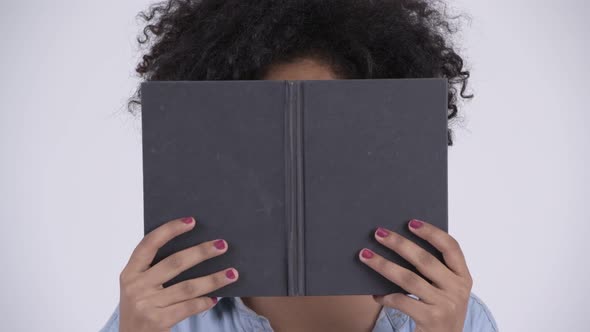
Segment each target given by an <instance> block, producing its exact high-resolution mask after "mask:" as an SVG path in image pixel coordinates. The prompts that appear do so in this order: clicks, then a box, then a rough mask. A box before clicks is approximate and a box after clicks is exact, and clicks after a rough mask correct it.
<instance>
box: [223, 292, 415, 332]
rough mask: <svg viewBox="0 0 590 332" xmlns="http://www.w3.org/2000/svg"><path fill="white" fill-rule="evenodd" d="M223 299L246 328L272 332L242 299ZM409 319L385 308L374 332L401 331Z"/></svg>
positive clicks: (265, 321) (264, 320)
mask: <svg viewBox="0 0 590 332" xmlns="http://www.w3.org/2000/svg"><path fill="white" fill-rule="evenodd" d="M223 299H227V301H230V302H231V303H232V304H233V306H234V308H235V309H236V310H237V312H238V314H239V316H240V319H241V320H242V324H244V326H249V327H250V328H252V331H265V332H272V328H271V327H270V322H269V321H268V319H267V318H266V317H264V316H262V315H259V314H257V313H256V312H255V311H254V310H252V309H250V308H249V307H248V306H246V305H245V304H244V302H243V301H242V299H241V298H240V297H227V298H223ZM408 319H409V317H408V315H406V314H404V313H403V312H401V311H399V310H396V309H394V308H390V307H386V306H383V307H382V308H381V311H380V312H379V316H377V321H376V322H375V327H374V328H373V332H392V331H394V332H396V331H399V330H400V329H401V327H402V326H403V325H404V324H405V323H406V322H407V320H408Z"/></svg>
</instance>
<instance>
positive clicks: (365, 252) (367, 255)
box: [361, 249, 375, 259]
mask: <svg viewBox="0 0 590 332" xmlns="http://www.w3.org/2000/svg"><path fill="white" fill-rule="evenodd" d="M374 255H375V254H374V253H373V252H372V251H371V250H369V249H363V251H362V252H361V256H362V257H363V258H367V259H369V258H372V257H373V256H374Z"/></svg>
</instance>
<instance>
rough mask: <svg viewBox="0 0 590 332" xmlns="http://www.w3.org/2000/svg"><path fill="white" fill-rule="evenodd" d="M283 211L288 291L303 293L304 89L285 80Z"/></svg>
mask: <svg viewBox="0 0 590 332" xmlns="http://www.w3.org/2000/svg"><path fill="white" fill-rule="evenodd" d="M285 83H286V84H285V87H286V89H285V93H286V98H285V101H286V105H285V214H286V222H287V288H288V289H287V294H288V295H289V296H302V295H305V246H304V244H305V242H304V240H305V239H304V230H305V228H304V226H305V224H304V222H305V219H304V211H305V209H304V194H305V192H304V187H303V186H304V174H303V171H304V170H303V155H304V154H303V89H302V82H301V81H286V82H285Z"/></svg>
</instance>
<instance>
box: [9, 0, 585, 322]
mask: <svg viewBox="0 0 590 332" xmlns="http://www.w3.org/2000/svg"><path fill="white" fill-rule="evenodd" d="M148 4H149V2H147V1H140V0H134V1H113V0H103V1H92V2H85V1H84V2H81V1H65V0H64V1H51V2H47V1H46V2H42V1H32V2H31V1H26V2H23V1H10V2H9V1H4V2H3V4H2V11H1V14H0V15H1V19H0V28H1V29H0V31H2V36H3V37H2V42H1V47H0V49H1V51H0V58H1V63H0V77H1V80H0V156H1V163H0V225H1V226H0V252H1V261H0V267H1V268H0V271H1V272H0V307H1V308H0V309H1V311H0V312H1V316H2V319H1V320H0V324H2V326H0V330H2V331H93V330H98V329H99V328H100V327H101V326H102V325H103V324H104V323H105V322H106V320H107V318H108V317H109V316H110V314H111V312H112V310H113V309H114V307H115V305H116V303H117V301H118V295H119V294H118V292H119V290H118V275H119V272H120V271H121V269H122V267H123V266H124V264H125V263H126V261H127V258H128V256H129V254H130V253H131V251H132V249H133V248H134V247H135V245H136V243H137V242H138V241H139V240H140V238H141V235H142V231H143V226H142V179H141V149H140V148H141V145H140V143H141V136H140V125H139V120H138V118H133V117H132V116H130V115H128V114H126V113H125V112H126V111H125V101H126V98H127V97H128V96H129V95H130V94H131V93H132V90H133V89H134V88H135V84H136V83H137V80H136V78H134V77H133V68H134V65H135V64H136V62H137V52H136V47H135V42H134V38H135V36H136V33H137V32H138V31H139V26H138V25H137V24H138V23H137V21H136V20H135V18H134V17H135V14H137V12H139V11H140V10H141V9H144V8H145V7H146V6H147V5H148ZM454 7H456V8H457V10H458V12H465V13H467V14H469V15H470V16H471V18H472V20H471V23H469V22H466V23H465V24H464V26H463V31H464V32H463V34H462V36H463V42H462V43H461V44H460V45H461V46H462V49H463V54H464V55H465V60H466V63H467V64H468V66H469V68H470V69H471V71H472V79H471V81H470V86H471V87H472V89H471V90H470V91H471V92H473V93H474V94H475V96H476V97H475V99H473V100H472V101H471V102H468V103H466V104H465V105H464V106H465V107H464V108H463V111H465V113H463V114H465V117H464V120H463V121H462V122H460V123H457V124H456V125H455V128H456V133H457V135H456V140H455V141H456V144H455V146H453V147H452V148H451V149H450V161H449V162H450V164H449V170H450V171H449V172H450V174H449V177H450V178H449V186H450V188H449V203H450V233H451V234H452V235H454V236H455V237H456V238H457V239H458V240H459V242H460V243H461V245H462V247H463V249H464V251H465V254H466V256H467V260H468V263H469V266H470V269H471V272H472V274H473V276H474V279H475V285H474V289H473V291H474V292H475V293H476V294H477V295H479V296H480V297H481V298H482V299H483V300H484V301H485V302H486V304H487V305H488V306H489V307H490V309H491V310H492V312H493V313H494V316H495V317H496V320H497V321H498V324H499V327H500V329H501V330H503V331H580V330H582V329H585V328H587V326H589V325H590V309H589V308H590V305H589V304H588V301H587V299H588V297H589V296H590V286H588V280H589V276H588V273H589V266H588V265H589V263H588V262H589V261H590V259H588V257H587V254H588V252H590V241H589V240H588V236H589V235H590V234H589V233H590V232H589V231H590V212H589V209H588V197H590V189H589V187H590V175H589V174H590V173H589V172H588V169H589V168H590V156H589V152H588V151H589V149H588V146H587V145H588V143H590V131H589V130H588V126H589V125H590V114H589V112H588V106H587V103H588V97H589V90H590V89H589V84H588V81H587V80H588V78H589V77H590V75H589V74H590V64H589V63H588V61H587V59H588V53H589V51H590V45H589V38H588V32H589V31H590V27H589V23H587V21H586V22H584V20H585V19H586V18H587V17H590V9H589V6H588V3H587V1H583V0H565V1H546V0H542V1H539V0H536V1H533V0H521V1H514V0H510V1H509V0H497V1H488V0H469V1H467V0H463V1H460V2H454ZM455 12H457V11H455Z"/></svg>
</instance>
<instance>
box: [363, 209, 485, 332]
mask: <svg viewBox="0 0 590 332" xmlns="http://www.w3.org/2000/svg"><path fill="white" fill-rule="evenodd" d="M408 227H409V229H410V231H411V232H412V233H414V234H416V235H418V236H419V237H421V238H423V239H424V240H426V241H428V242H429V243H430V244H432V245H433V246H434V247H435V248H436V249H437V250H438V251H440V252H441V253H442V254H443V258H444V261H445V263H446V265H447V266H448V267H447V266H445V264H443V263H442V262H441V261H439V260H438V259H437V258H436V257H434V256H433V255H432V254H430V253H429V252H428V251H426V250H424V249H422V248H421V247H420V246H418V245H417V244H415V243H414V242H412V241H410V240H408V239H406V238H405V237H403V236H401V235H400V234H398V233H395V232H393V231H390V230H387V229H383V228H379V229H377V231H376V232H375V238H376V239H377V241H378V242H379V243H381V244H383V245H384V246H386V247H388V248H389V249H391V250H393V251H395V252H396V253H398V254H399V255H400V256H401V257H403V258H404V259H405V260H407V261H408V262H410V263H411V264H412V265H414V266H415V267H416V268H417V270H418V271H420V273H422V274H423V275H424V276H425V277H426V278H429V279H430V280H431V281H432V284H430V283H428V282H427V281H426V280H424V279H423V278H422V277H420V276H418V274H416V273H414V272H412V271H410V270H408V269H406V268H404V267H402V266H400V265H398V264H395V263H393V262H391V261H389V260H387V259H385V258H384V257H383V256H380V255H378V254H376V253H375V252H373V251H371V250H369V249H367V248H364V249H363V250H361V251H360V253H359V258H360V259H361V261H362V262H364V263H365V264H367V265H368V266H370V267H371V268H372V269H373V270H375V271H377V272H378V273H379V274H381V275H383V276H384V277H385V278H387V279H389V280H391V281H392V282H393V283H395V284H396V285H398V286H400V287H401V288H403V289H405V290H406V291H407V292H408V293H410V294H413V295H415V296H417V297H418V298H419V299H418V300H416V299H414V298H412V297H410V296H408V295H406V294H403V293H393V294H389V295H384V296H376V295H374V296H373V297H374V298H375V301H377V302H378V303H380V304H381V305H384V306H387V307H391V308H395V309H398V310H400V311H402V312H403V313H405V314H407V315H408V316H410V317H412V319H413V320H414V321H415V322H416V328H415V330H414V331H415V332H462V331H463V325H464V323H465V316H466V314H467V305H468V302H469V296H470V294H471V286H472V284H473V280H472V278H471V275H470V273H469V269H468V268H467V264H466V262H465V256H464V255H463V252H462V251H461V248H460V247H459V243H458V242H457V240H455V239H454V238H453V237H451V236H450V235H449V234H448V233H447V232H445V231H443V230H441V229H440V228H438V227H436V226H434V225H431V224H428V223H426V222H423V221H420V220H415V219H414V220H412V221H410V222H409V223H408Z"/></svg>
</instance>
